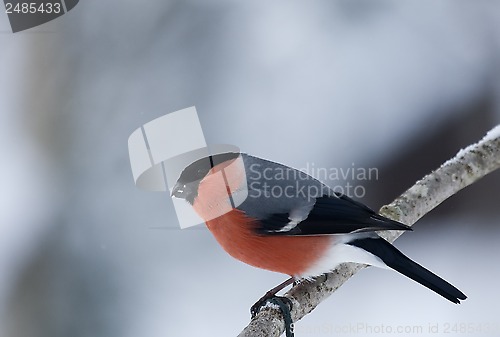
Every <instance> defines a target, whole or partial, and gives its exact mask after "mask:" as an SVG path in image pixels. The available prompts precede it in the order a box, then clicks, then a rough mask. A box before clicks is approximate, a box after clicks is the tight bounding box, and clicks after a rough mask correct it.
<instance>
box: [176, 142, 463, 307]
mask: <svg viewBox="0 0 500 337" xmlns="http://www.w3.org/2000/svg"><path fill="white" fill-rule="evenodd" d="M220 173H223V176H222V177H223V180H221V174H220ZM221 181H223V182H224V183H223V184H222V185H223V188H221V187H220V185H221V183H220V182H221ZM242 195H243V197H242ZM172 196H174V197H177V198H182V199H185V200H186V201H187V202H188V203H190V204H191V205H192V207H193V208H194V210H195V211H196V213H197V214H198V215H199V216H200V217H201V218H202V219H204V220H205V222H206V226H207V227H208V229H209V230H210V232H211V233H212V234H213V236H214V237H215V239H216V240H217V241H218V243H219V244H220V245H221V246H222V248H224V250H225V251H226V252H227V253H229V254H230V255H231V256H233V257H234V258H236V259H238V260H240V261H243V262H245V263H247V264H249V265H252V266H255V267H258V268H263V269H267V270H271V271H274V272H279V273H283V274H287V275H290V278H289V279H288V280H287V281H285V282H283V283H282V284H281V285H279V286H277V287H276V288H274V289H272V290H271V291H270V292H268V294H267V295H268V296H272V295H274V294H275V293H276V292H277V291H279V290H281V289H282V288H284V287H285V286H286V285H289V284H291V283H292V282H293V281H300V280H303V279H312V278H314V277H317V276H320V275H322V274H324V273H327V272H330V271H332V270H333V269H335V268H336V267H337V266H338V265H339V264H340V263H343V262H357V263H362V264H367V265H372V266H377V267H382V268H388V269H393V270H396V271H398V272H400V273H401V274H403V275H405V276H407V277H409V278H411V279H413V280H414V281H416V282H418V283H420V284H422V285H423V286H425V287H427V288H429V289H431V290H432V291H434V292H436V293H438V294H439V295H441V296H443V297H444V298H446V299H448V300H450V301H451V302H453V303H460V300H465V299H466V296H465V295H464V294H463V293H462V292H461V291H460V290H458V289H457V288H455V287H454V286H453V285H451V284H450V283H448V282H447V281H445V280H443V279H442V278H440V277H439V276H437V275H435V274H434V273H432V272H431V271H429V270H427V269H425V268H424V267H422V266H421V265H419V264H417V263H416V262H414V261H412V260H410V259H409V258H408V257H406V256H405V255H404V254H403V253H401V252H400V251H399V250H398V249H396V248H395V247H394V246H393V245H392V244H390V243H389V242H387V241H386V240H384V239H383V238H381V237H380V236H379V235H378V234H377V233H376V231H379V230H410V227H408V226H406V225H404V224H402V223H399V222H396V221H393V220H390V219H388V218H385V217H383V216H381V215H379V214H377V213H376V212H374V211H373V210H372V209H370V208H369V207H367V206H365V205H364V204H362V203H360V202H357V201H355V200H353V199H351V198H349V197H347V196H346V195H344V194H340V193H338V192H335V191H333V190H332V189H331V188H329V187H328V186H326V185H325V184H323V183H321V182H320V181H318V180H317V179H315V178H313V177H311V176H310V175H308V174H306V173H304V172H302V171H300V170H296V169H293V168H290V167H287V166H285V165H282V164H279V163H275V162H272V161H268V160H265V159H261V158H257V157H254V156H251V155H248V154H244V153H236V152H234V153H233V152H227V153H221V154H216V155H212V156H208V157H204V158H201V159H199V160H197V161H195V162H193V163H191V164H190V165H189V166H187V167H186V168H185V169H184V170H183V171H182V173H181V174H180V177H179V178H178V180H177V183H176V184H175V186H174V188H173V190H172Z"/></svg>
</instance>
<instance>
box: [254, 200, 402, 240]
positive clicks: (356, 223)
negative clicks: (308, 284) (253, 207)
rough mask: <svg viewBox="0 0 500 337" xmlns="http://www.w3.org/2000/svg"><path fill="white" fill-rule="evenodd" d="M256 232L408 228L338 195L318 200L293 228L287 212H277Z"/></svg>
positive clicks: (315, 231)
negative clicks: (304, 217) (303, 218)
mask: <svg viewBox="0 0 500 337" xmlns="http://www.w3.org/2000/svg"><path fill="white" fill-rule="evenodd" d="M256 230H257V232H258V233H260V234H264V235H328V234H346V233H353V232H366V231H377V230H411V228H410V227H408V226H406V225H404V224H402V223H400V222H397V221H393V220H390V219H387V218H386V217H383V216H381V215H379V214H377V213H376V212H375V211H373V210H372V209H371V208H369V207H367V206H366V205H363V204H362V203H360V202H357V201H355V200H352V199H351V198H349V197H347V196H345V195H341V194H338V195H337V197H335V196H326V195H325V196H322V197H320V198H317V199H316V203H315V204H314V206H313V208H312V210H311V211H310V212H309V215H308V216H307V218H306V219H305V220H303V221H301V222H299V223H298V224H296V225H293V224H291V223H290V219H289V214H288V213H280V214H272V215H270V216H268V217H266V218H265V219H261V220H260V225H259V227H258V228H256Z"/></svg>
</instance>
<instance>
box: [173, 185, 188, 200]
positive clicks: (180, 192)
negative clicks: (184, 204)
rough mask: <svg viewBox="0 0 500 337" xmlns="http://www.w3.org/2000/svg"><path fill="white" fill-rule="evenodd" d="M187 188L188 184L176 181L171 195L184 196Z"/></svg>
mask: <svg viewBox="0 0 500 337" xmlns="http://www.w3.org/2000/svg"><path fill="white" fill-rule="evenodd" d="M185 190H186V185H183V184H181V183H179V182H176V183H175V185H174V188H172V193H171V194H170V196H171V197H176V198H182V197H183V196H184V192H185Z"/></svg>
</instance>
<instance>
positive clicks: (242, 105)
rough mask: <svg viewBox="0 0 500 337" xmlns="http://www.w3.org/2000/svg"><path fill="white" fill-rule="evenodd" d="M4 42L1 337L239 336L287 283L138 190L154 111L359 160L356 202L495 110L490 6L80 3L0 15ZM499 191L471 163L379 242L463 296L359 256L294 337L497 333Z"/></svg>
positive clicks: (163, 199)
mask: <svg viewBox="0 0 500 337" xmlns="http://www.w3.org/2000/svg"><path fill="white" fill-rule="evenodd" d="M0 46H1V47H0V48H1V53H0V62H1V63H0V68H1V70H2V74H3V76H2V77H1V78H0V89H1V91H0V154H1V156H2V157H1V158H2V159H1V161H0V177H1V181H2V188H1V190H0V201H1V206H0V335H1V336H7V337H18V336H19V337H21V336H22V337H27V336H41V337H42V336H43V337H44V336H47V337H59V336H60V337H63V336H64V337H66V336H74V337H80V336H81V337H86V336H92V337H100V336H103V337H104V336H124V337H128V336H130V337H132V336H142V337H157V336H162V337H163V336H199V335H203V336H235V335H237V334H238V333H239V332H240V331H241V329H242V328H243V327H244V326H246V324H247V323H248V322H249V307H250V306H251V305H252V304H253V303H254V302H255V301H256V300H257V299H258V298H259V297H260V296H261V295H262V294H263V293H264V292H265V291H267V290H268V289H270V288H271V287H273V286H274V285H276V284H277V283H279V282H281V281H283V280H284V279H285V276H284V275H278V274H273V273H270V272H267V271H263V270H258V269H255V268H252V267H250V266H246V265H244V264H242V263H240V262H238V261H236V260H233V259H232V258H231V257H229V256H228V255H226V254H225V253H224V252H223V251H222V249H221V248H220V247H219V246H218V245H217V244H216V242H215V240H214V239H213V238H212V237H211V235H210V233H209V232H208V231H207V230H206V229H204V228H203V227H202V226H199V227H197V228H195V229H187V230H181V229H179V227H178V222H177V218H176V216H175V212H174V209H173V206H172V203H171V201H170V198H169V196H168V195H167V194H165V193H151V192H144V191H141V190H139V189H137V188H136V187H135V186H134V182H133V179H132V174H131V170H130V164H129V158H128V149H127V139H128V136H129V135H130V134H131V133H132V132H133V131H134V130H135V129H136V128H138V127H140V126H141V125H142V124H144V123H146V122H148V121H150V120H152V119H154V118H156V117H159V116H162V115H164V114H166V113H169V112H173V111H176V110H179V109H182V108H186V107H189V106H193V105H195V106H196V107H197V110H198V114H199V116H200V120H201V125H202V127H203V130H204V133H205V138H206V140H207V142H208V143H210V144H215V143H229V144H234V145H237V146H239V147H240V148H241V150H242V151H244V152H248V153H251V154H254V155H257V156H260V157H264V158H269V159H273V160H275V161H279V162H282V163H285V164H287V165H291V166H294V167H298V168H303V167H306V166H307V165H309V167H311V165H314V167H317V168H319V167H323V168H338V169H341V168H343V169H348V168H351V167H355V168H376V169H377V172H378V175H377V178H372V179H371V180H365V181H352V182H351V183H352V184H354V185H355V186H358V185H359V186H362V188H363V190H364V191H365V192H366V193H364V194H363V195H362V196H361V198H360V200H361V201H363V202H365V203H367V204H368V205H369V206H371V207H372V208H374V209H378V208H379V207H380V206H382V205H384V204H385V203H388V202H390V201H391V200H393V199H394V198H395V197H396V196H398V195H399V194H400V193H401V192H403V191H404V190H405V189H406V188H408V187H410V186H411V185H412V184H413V183H414V182H415V181H416V180H417V179H419V178H421V177H422V176H423V175H425V174H426V173H428V172H430V171H431V170H432V169H434V168H436V167H438V166H439V165H440V164H441V163H442V162H444V161H445V160H447V159H449V158H450V157H451V156H453V155H454V154H455V153H456V152H457V151H458V150H459V149H460V148H462V147H465V146H467V145H468V144H470V143H473V142H475V141H477V140H479V139H480V138H481V137H482V136H483V135H484V134H485V132H486V131H487V130H489V129H491V128H492V127H493V126H494V125H496V124H498V123H500V2H499V1H479V0H477V1H460V0H456V1H451V0H440V1H409V0H408V1H396V0H343V1H340V0H339V1H327V0H322V1H290V0H288V1H284V0H283V1H273V2H265V1H251V2H234V1H228V0H213V1H204V0H187V1H186V0H185V1H155V0H150V1H147V2H138V1H135V2H132V1H123V0H122V1H117V0H108V1H97V0H86V1H81V2H80V3H79V5H78V6H77V7H75V8H74V9H73V10H72V11H71V12H69V13H68V14H66V15H63V16H62V17H60V18H58V19H56V20H54V21H51V22H49V23H47V24H44V25H42V26H39V27H36V28H33V29H30V30H27V31H24V32H20V33H16V34H12V32H11V30H10V26H9V22H8V19H7V16H6V15H5V14H1V15H0ZM188 132H189V130H186V133H188ZM327 183H330V184H337V185H338V184H340V185H342V184H344V183H345V182H344V181H337V182H335V181H334V182H327ZM499 188H500V174H499V172H497V173H495V174H491V175H490V176H487V177H486V178H484V179H483V180H481V181H480V182H478V183H476V184H474V185H473V186H471V187H470V188H467V189H466V190H464V191H462V192H460V193H459V194H458V195H456V196H454V197H452V198H451V199H450V200H447V201H446V202H444V203H443V204H442V205H440V206H439V207H438V208H437V209H436V210H434V211H433V212H432V213H430V214H428V215H427V216H425V217H424V218H423V219H422V220H421V221H419V223H418V224H416V226H415V227H414V229H415V231H414V232H413V233H407V234H405V235H403V236H402V237H401V238H400V239H399V240H398V241H397V242H396V246H398V247H399V248H400V249H401V250H402V251H403V252H405V253H406V254H407V255H409V256H410V257H412V258H413V259H415V260H416V261H418V262H419V263H421V264H423V265H424V266H426V267H428V268H429V269H431V270H433V271H435V272H436V273H437V274H439V275H440V276H442V277H443V278H445V279H447V280H448V281H450V282H451V283H453V284H454V285H456V286H457V287H458V288H460V289H461V290H462V291H463V292H464V293H466V294H467V295H468V296H469V299H467V300H466V301H465V302H464V303H463V304H461V305H452V304H450V303H449V302H448V301H446V300H443V299H442V298H441V297H440V296H437V295H436V294H434V293H432V292H430V291H429V290H427V289H425V288H424V287H421V286H420V285H418V284H416V283H414V282H411V281H410V280H408V279H406V278H404V277H402V276H400V275H398V274H397V273H394V272H390V271H386V270H378V269H375V268H369V269H367V270H363V271H362V272H360V273H359V274H358V275H356V276H355V277H353V279H351V280H350V281H349V282H348V283H346V284H345V285H344V286H343V287H342V288H341V289H340V290H339V291H337V292H336V293H335V294H334V295H333V296H332V297H331V298H329V299H328V300H327V301H325V302H324V303H322V304H321V305H320V306H319V307H318V308H317V310H315V311H314V312H313V313H312V314H310V315H308V316H307V317H306V318H305V319H303V320H302V321H300V322H299V323H298V324H297V328H296V331H297V336H333V335H356V336H363V335H370V334H380V331H381V329H383V327H385V328H386V329H387V327H390V328H391V329H393V330H392V331H393V332H394V331H395V330H396V328H397V327H402V328H403V330H401V329H399V330H400V331H399V334H400V335H417V334H418V335H433V336H435V335H437V334H447V332H448V334H449V333H453V334H461V335H463V334H467V335H471V336H475V335H478V336H496V335H498V336H500V326H499V324H498V323H497V322H498V320H497V318H498V315H497V312H498V310H499V308H500V305H499V303H500V293H499V292H498V291H497V284H498V279H499V277H500V268H499V267H498V264H497V263H496V260H497V257H498V256H499V255H500V247H499V246H498V245H497V241H498V238H499V237H500V228H499V226H498V225H499V215H500V213H499V208H498V198H497V193H498V190H499ZM351 195H352V193H351ZM353 326H354V327H356V328H354V329H353V328H351V327H353ZM419 327H420V328H419ZM370 329H371V330H370ZM377 329H378V330H377ZM453 329H456V330H453ZM464 329H465V330H464ZM377 331H378V333H377ZM386 331H387V330H386Z"/></svg>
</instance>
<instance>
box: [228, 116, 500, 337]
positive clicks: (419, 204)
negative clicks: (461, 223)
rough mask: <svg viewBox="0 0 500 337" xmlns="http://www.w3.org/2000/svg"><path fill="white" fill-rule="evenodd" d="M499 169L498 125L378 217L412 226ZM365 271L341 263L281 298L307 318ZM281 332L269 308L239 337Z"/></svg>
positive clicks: (277, 315) (388, 234)
mask: <svg viewBox="0 0 500 337" xmlns="http://www.w3.org/2000/svg"><path fill="white" fill-rule="evenodd" d="M498 168H500V125H498V126H497V127H495V128H493V129H492V130H491V131H489V132H488V133H487V134H486V136H485V137H484V138H483V139H482V140H480V141H479V142H477V143H475V144H472V145H470V146H468V147H467V148H465V149H462V150H460V151H459V152H458V153H457V155H456V156H455V157H454V158H452V159H450V160H448V161H447V162H445V163H444V164H443V165H441V167H439V168H438V169H437V170H435V171H433V172H431V173H430V174H428V175H426V176H425V177H423V178H422V179H421V180H419V181H417V182H416V183H415V185H413V186H412V187H411V188H409V189H408V190H407V191H406V192H404V193H403V194H402V195H400V196H399V197H398V198H397V199H396V200H394V201H393V202H392V203H391V204H389V205H386V206H383V207H382V208H381V209H380V214H382V215H384V216H386V217H388V218H390V219H393V220H396V221H399V222H402V223H404V224H406V225H409V226H411V225H413V224H414V223H415V222H416V221H417V220H418V219H420V218H421V217H422V216H424V215H425V214H427V213H429V212H430V211H431V210H432V209H434V207H436V206H437V205H439V204H440V203H441V202H443V201H444V200H446V199H447V198H449V197H450V196H452V195H454V194H455V193H457V192H458V191H460V190H461V189H462V188H464V187H466V186H469V185H470V184H472V183H474V182H475V181H477V180H479V179H480V178H482V177H484V176H485V175H487V174H489V173H491V172H493V171H495V170H496V169H498ZM402 233H403V232H401V231H384V232H380V233H379V234H380V235H381V236H382V237H384V238H385V239H387V240H388V241H390V242H393V241H394V240H396V239H397V238H398V237H399V236H400V235H401V234H402ZM365 267H366V266H365V265H360V264H355V263H344V264H342V265H340V266H339V267H338V268H337V269H335V270H334V271H332V272H331V273H329V274H327V275H326V276H321V277H318V278H317V279H316V280H314V281H313V282H302V283H300V284H298V285H297V286H295V287H293V288H292V289H290V290H289V291H288V292H287V293H286V294H285V295H284V296H286V297H287V298H289V299H290V300H291V301H292V303H293V308H292V311H291V315H292V319H293V322H297V321H299V320H300V319H302V318H303V317H304V316H305V315H307V314H309V313H310V312H311V311H312V310H314V308H316V306H317V305H318V304H320V303H321V302H322V301H323V300H325V299H326V298H327V297H329V296H330V295H331V294H332V293H333V292H335V291H336V290H337V289H338V288H339V287H340V286H341V285H342V284H344V282H346V281H347V280H348V279H349V278H351V276H353V275H354V274H356V273H357V272H358V271H359V270H361V269H363V268H365ZM284 330H285V326H284V322H283V317H282V315H281V312H280V311H279V310H277V309H273V308H271V307H270V308H265V309H263V310H261V311H260V312H259V313H258V314H257V315H256V316H255V317H254V318H253V319H252V321H251V322H250V324H249V325H248V326H247V327H246V328H245V329H244V330H243V331H242V332H241V333H240V334H239V336H238V337H270V336H276V337H278V336H280V335H281V334H282V333H283V332H284Z"/></svg>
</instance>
